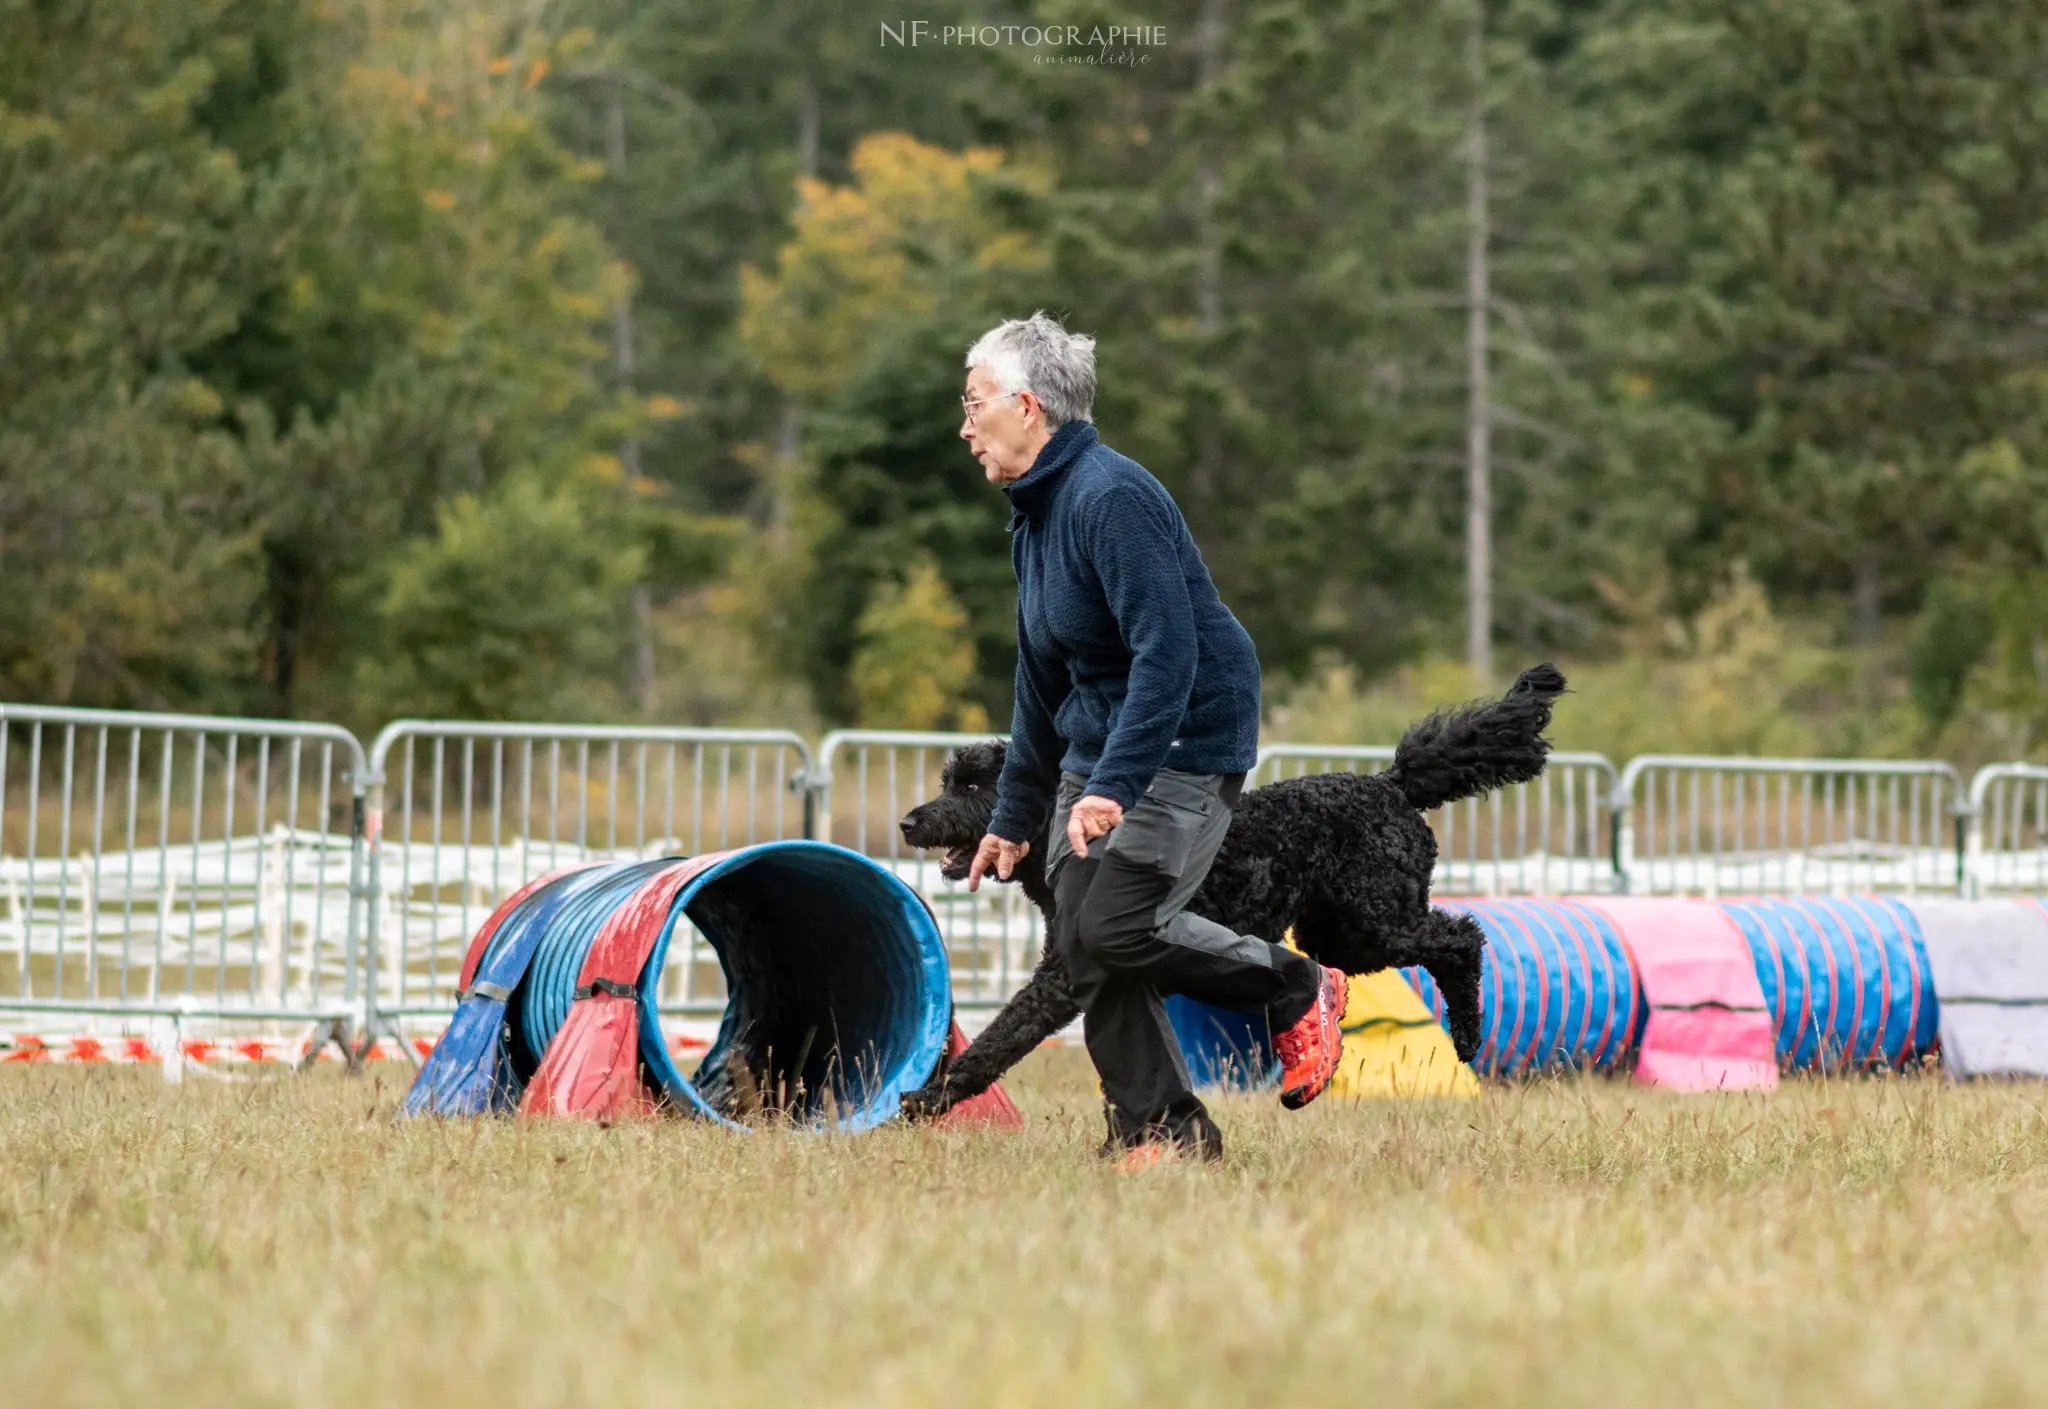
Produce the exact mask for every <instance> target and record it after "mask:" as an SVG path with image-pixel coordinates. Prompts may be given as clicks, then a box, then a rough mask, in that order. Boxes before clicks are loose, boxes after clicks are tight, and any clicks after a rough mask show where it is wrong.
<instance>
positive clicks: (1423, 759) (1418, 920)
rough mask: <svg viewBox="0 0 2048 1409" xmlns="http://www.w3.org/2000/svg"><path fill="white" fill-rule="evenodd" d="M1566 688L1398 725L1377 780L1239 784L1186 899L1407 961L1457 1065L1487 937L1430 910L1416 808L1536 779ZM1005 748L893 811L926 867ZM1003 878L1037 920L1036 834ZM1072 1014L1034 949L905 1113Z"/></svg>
mask: <svg viewBox="0 0 2048 1409" xmlns="http://www.w3.org/2000/svg"><path fill="white" fill-rule="evenodd" d="M1564 687H1565V681H1564V676H1563V675H1562V674H1561V673H1560V672H1559V671H1558V670H1557V668H1556V667H1555V666H1551V665H1539V666H1533V667H1531V668H1530V669H1528V670H1525V671H1523V672H1522V674H1521V677H1520V678H1519V679H1517V680H1516V681H1515V683H1514V685H1513V687H1512V688H1510V689H1509V690H1508V692H1507V694H1506V695H1505V696H1503V697H1502V698H1500V699H1498V700H1495V701H1491V702H1488V703H1484V704H1475V705H1466V706H1463V707H1460V708H1456V709H1448V710H1440V711H1438V712H1437V713H1435V714H1432V715H1430V716H1429V717H1428V718H1427V719H1424V720H1422V721H1421V722H1420V723H1417V724H1415V725H1413V726H1411V727H1410V728H1409V730H1408V732H1407V733H1406V734H1404V735H1403V736H1402V738H1401V742H1400V744H1399V746H1398V747H1397V748H1396V749H1395V750H1394V762H1393V766H1392V767H1390V768H1388V769H1387V770H1386V771H1385V772H1384V773H1377V774H1370V775H1367V774H1358V773H1323V774H1316V775H1313V776H1310V777H1304V778H1291V779H1288V780H1287V781H1285V782H1279V783H1272V784H1269V785H1267V786H1266V787H1263V788H1254V789H1252V790H1250V791H1248V792H1246V793H1245V794H1244V795H1243V797H1241V798H1240V799H1239V801H1238V805H1237V810H1236V812H1235V813H1233V814H1232V816H1231V822H1230V831H1229V833H1228V834H1227V835H1226V836H1225V837H1224V841H1223V848H1222V850H1221V851H1220V852H1218V853H1217V856H1216V861H1215V864H1214V865H1213V866H1211V867H1210V869H1209V875H1208V878H1207V879H1206V880H1205V881H1204V882H1203V884H1202V889H1201V891H1200V892H1199V893H1198V894H1197V895H1196V896H1195V899H1194V902H1193V904H1192V905H1190V906H1189V908H1190V909H1191V910H1193V911H1194V912H1195V913H1196V914H1198V915H1203V916H1206V917H1207V918H1209V919H1211V920H1214V921H1216V922H1217V923H1219V924H1222V925H1224V926H1226V927H1228V928H1229V929H1232V930H1234V931H1236V932H1237V933H1238V934H1254V935H1258V936H1260V937H1261V938H1265V939H1278V938H1279V937H1280V936H1281V935H1284V934H1285V933H1286V932H1287V931H1288V930H1289V929H1292V930H1293V931H1294V942H1295V943H1296V944H1298V945H1299V946H1300V947H1301V949H1302V952H1304V953H1305V954H1307V955H1309V957H1311V958H1313V959H1315V960H1316V961H1318V962H1319V963H1324V964H1329V965H1332V966H1333V967H1335V968H1338V969H1341V970H1343V971H1344V972H1345V973H1347V974H1362V973H1371V972H1374V971H1375V970H1378V969H1385V968H1400V967H1406V966H1408V965H1411V964H1414V965H1420V966H1421V967H1422V968H1424V969H1426V970H1427V971H1428V972H1429V976H1430V977H1431V978H1432V979H1434V980H1435V981H1436V985H1437V988H1438V989H1439V990H1440V991H1441V992H1442V993H1443V996H1444V1007H1445V1009H1446V1018H1447V1021H1448V1025H1449V1028H1450V1033H1451V1041H1452V1043H1453V1044H1454V1045H1455V1046H1456V1047H1457V1049H1458V1059H1459V1060H1460V1061H1470V1060H1471V1059H1472V1058H1473V1056H1474V1055H1475V1054H1476V1053H1477V1052H1478V1050H1479V1041H1480V1021H1481V1011H1480V996H1479V976H1480V960H1479V955H1480V950H1481V949H1482V948H1483V947H1484V945H1485V943H1486V937H1485V935H1484V933H1483V932H1482V931H1481V930H1480V928H1479V924H1478V922H1477V921H1476V920H1474V919H1472V917H1471V916H1469V915H1450V914H1446V913H1445V912H1443V911H1441V910H1436V909H1433V908H1431V906H1430V903H1429V887H1430V879H1431V877H1432V875H1433V874H1434V872H1435V869H1436V835H1435V834H1434V833H1433V832H1431V831H1430V828H1429V824H1428V822H1427V821H1426V820H1424V817H1423V814H1424V813H1426V812H1428V811H1431V810H1432V809H1434V808H1438V807H1441V806H1443V805H1444V804H1446V803H1450V802H1456V801H1459V800H1461V799H1463V798H1467V797H1473V796H1476V795H1478V794H1480V793H1484V792H1488V791H1490V790H1492V789H1494V788H1499V787H1505V786H1507V785H1508V784H1510V783H1523V782H1527V781H1529V780H1530V779H1532V778H1534V777H1536V776H1537V775H1538V774H1540V773H1541V772H1542V771H1543V763H1544V759H1545V758H1546V757H1547V756H1548V755H1549V752H1550V742H1549V740H1547V739H1545V738H1544V737H1543V731H1544V730H1545V729H1546V728H1548V727H1549V725H1550V711H1551V707H1552V705H1553V704H1555V702H1556V700H1557V697H1558V696H1559V695H1561V694H1563V693H1564ZM1006 752H1007V746H1006V745H1005V744H1004V743H1003V742H1002V741H1001V740H991V741H989V742H988V743H984V744H974V745H971V746H969V747H967V748H963V749H959V750H956V751H955V752H954V754H953V755H952V757H951V758H950V759H948V760H947V762H946V767H945V771H944V773H943V775H942V776H941V779H940V791H939V796H938V797H937V798H934V799H933V800H932V801H930V802H927V803H925V804H923V805H922V806H919V807H915V808H913V809H911V811H910V812H909V813H908V814H907V815H906V816H905V817H904V818H903V821H902V823H901V825H902V829H903V836H904V839H905V840H906V841H908V842H909V843H910V844H911V845H912V846H917V847H925V848H936V847H944V848H946V856H945V859H944V861H943V862H942V864H941V865H940V868H939V869H940V874H942V875H944V876H945V877H946V878H947V879H948V880H954V881H957V880H961V879H963V878H965V876H966V875H967V869H968V866H969V864H970V863H971V862H972V860H973V858H974V850H975V847H976V846H977V845H979V844H980V842H981V839H982V837H983V835H984V834H985V833H986V832H987V830H988V821H989V817H990V816H991V815H992V814H993V813H994V811H995V805H996V785H997V783H998V781H999V780H1000V779H1001V777H1002V772H1003V759H1004V756H1005V754H1006ZM1011 879H1013V880H1015V881H1017V882H1018V883H1019V884H1021V885H1022V886H1023V887H1024V893H1025V895H1026V896H1027V897H1028V898H1029V899H1030V901H1031V903H1032V904H1034V905H1036V906H1037V907H1038V910H1039V913H1040V914H1041V915H1043V916H1045V918H1046V920H1047V922H1048V924H1050V921H1051V919H1052V910H1053V898H1052V891H1051V888H1050V887H1048V886H1047V885H1046V881H1045V847H1044V845H1043V844H1042V843H1041V844H1039V845H1035V846H1033V847H1032V849H1031V851H1030V853H1029V854H1028V855H1027V856H1026V857H1025V858H1024V860H1023V861H1022V862H1021V863H1020V864H1019V865H1018V867H1017V870H1016V873H1015V875H1013V876H1012V878H1011ZM1079 1011H1080V1010H1079V1008H1078V1007H1077V1006H1076V1005H1075V1003H1074V1000H1073V996H1072V994H1071V993H1069V992H1068V989H1067V978H1066V971H1065V968H1064V966H1063V965H1062V964H1061V963H1060V960H1059V956H1058V955H1057V954H1056V953H1055V952H1054V951H1053V950H1052V949H1051V948H1050V947H1047V949H1046V950H1045V952H1044V953H1043V954H1042V955H1041V956H1040V958H1039V961H1038V967H1037V968H1036V969H1035V970H1034V971H1033V972H1032V975H1031V980H1030V982H1029V983H1027V984H1026V985H1025V986H1024V988H1023V989H1022V991H1020V992H1019V993H1018V994H1017V995H1016V997H1014V998H1012V999H1011V1000H1010V1001H1009V1003H1008V1004H1006V1005H1005V1006H1004V1008H1003V1009H1002V1011H1001V1012H999V1013H998V1014H996V1017H995V1019H994V1021H992V1022H991V1023H990V1024H989V1025H988V1027H987V1028H986V1029H984V1030H983V1031H982V1034H981V1036H979V1037H978V1038H976V1039H975V1040H974V1042H973V1043H972V1044H971V1045H970V1046H969V1047H968V1048H967V1050H966V1051H964V1052H962V1053H961V1054H960V1055H959V1056H958V1057H956V1058H954V1059H953V1061H952V1062H950V1063H945V1064H942V1065H941V1066H940V1069H939V1070H938V1071H937V1072H935V1073H934V1074H933V1076H932V1078H931V1080H930V1081H928V1082H927V1083H926V1084H925V1085H924V1086H923V1087H922V1088H920V1089H919V1090H917V1091H914V1092H911V1093H909V1094H908V1095H906V1096H905V1097H904V1098H903V1108H904V1112H905V1113H906V1114H907V1115H910V1116H912V1117H913V1118H929V1117H935V1116H938V1115H942V1114H944V1113H945V1112H946V1111H947V1110H949V1109H951V1108H952V1107H953V1106H954V1105H957V1104H958V1103H959V1102H961V1101H964V1100H967V1099H968V1098H970V1097H972V1096H977V1095H979V1094H980V1093H981V1092H983V1091H986V1090H987V1089H988V1088H989V1087H990V1086H992V1085H993V1084H995V1082H996V1081H997V1080H998V1079H999V1078H1000V1077H1001V1076H1002V1074H1003V1073H1004V1072H1006V1071H1008V1070H1009V1069H1010V1068H1011V1067H1012V1066H1015V1065H1016V1064H1017V1063H1018V1062H1019V1061H1021V1060H1022V1059H1023V1058H1024V1057H1025V1056H1026V1055H1027V1054H1029V1053H1030V1052H1031V1051H1032V1050H1033V1049H1035V1048H1036V1047H1037V1046H1038V1045H1039V1043H1041V1042H1043V1041H1045V1040H1046V1039H1047V1038H1048V1037H1051V1036H1052V1035H1053V1034H1054V1033H1056V1032H1058V1031H1059V1030H1060V1029H1061V1028H1062V1027H1065V1026H1066V1025H1067V1024H1068V1023H1070V1022H1072V1021H1073V1020H1074V1018H1075V1016H1076V1015H1077V1014H1078V1013H1079Z"/></svg>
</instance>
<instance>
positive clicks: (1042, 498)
mask: <svg viewBox="0 0 2048 1409" xmlns="http://www.w3.org/2000/svg"><path fill="white" fill-rule="evenodd" d="M1096 439H1097V437H1096V434H1095V425H1094V423H1093V422H1092V421H1069V422H1067V423H1066V424H1065V425H1063V426H1061V427H1060V428H1059V429H1058V430H1056V431H1054V432H1053V433H1052V439H1050V440H1048V441H1046V443H1045V444H1044V446H1042V447H1041V448H1040V449H1039V452H1038V458H1037V459H1036V460H1033V461H1032V462H1031V468H1030V469H1029V470H1026V471H1025V472H1024V473H1023V474H1022V475H1020V476H1018V477H1017V478H1016V479H1015V480H1013V481H1012V482H1010V483H1009V484H1007V485H1005V486H1004V487H1003V493H1005V494H1007V495H1009V496H1010V507H1011V508H1012V509H1013V510H1015V511H1016V512H1014V513H1013V514H1011V515H1010V528H1011V529H1012V530H1013V531H1014V530H1015V529H1016V527H1017V526H1018V525H1019V524H1021V523H1022V522H1024V520H1026V519H1030V520H1031V522H1032V523H1034V524H1043V523H1044V522H1045V506H1046V505H1047V504H1049V503H1051V502H1052V496H1053V493H1054V492H1055V491H1056V490H1057V489H1058V488H1059V485H1060V481H1061V480H1063V479H1065V478H1066V470H1067V467H1068V466H1069V465H1071V464H1073V463H1074V462H1075V461H1076V460H1078V459H1080V458H1081V457H1082V456H1083V455H1086V454H1087V453H1088V452H1089V451H1090V450H1091V449H1093V448H1094V446H1095V442H1096Z"/></svg>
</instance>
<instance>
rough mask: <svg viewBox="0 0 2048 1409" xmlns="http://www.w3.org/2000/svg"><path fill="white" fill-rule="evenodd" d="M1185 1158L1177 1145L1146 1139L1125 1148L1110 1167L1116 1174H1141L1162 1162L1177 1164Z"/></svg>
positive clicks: (1155, 1167) (1157, 1166)
mask: <svg viewBox="0 0 2048 1409" xmlns="http://www.w3.org/2000/svg"><path fill="white" fill-rule="evenodd" d="M1186 1158H1187V1156H1185V1155H1183V1154H1182V1153H1181V1151H1180V1146H1178V1145H1169V1144H1163V1143H1158V1142H1155V1141H1149V1140H1148V1141H1147V1142H1146V1143H1144V1144H1142V1145H1133V1146H1131V1147H1130V1148H1129V1149H1128V1150H1125V1151H1124V1152H1123V1154H1122V1155H1121V1156H1120V1157H1119V1158H1118V1159H1117V1161H1116V1163H1115V1164H1113V1165H1111V1166H1110V1168H1111V1169H1113V1170H1115V1171H1116V1172H1117V1173H1118V1174H1143V1173H1144V1172H1145V1171H1146V1170H1148V1169H1157V1168H1159V1166H1160V1165H1162V1164H1179V1163H1181V1162H1182V1161H1183V1160H1184V1159H1186Z"/></svg>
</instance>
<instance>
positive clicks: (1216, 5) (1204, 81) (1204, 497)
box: [1191, 0, 1228, 509]
mask: <svg viewBox="0 0 2048 1409" xmlns="http://www.w3.org/2000/svg"><path fill="white" fill-rule="evenodd" d="M1227 3H1228V0H1202V18H1201V22H1200V24H1199V25H1198V26H1197V28H1196V32H1195V43H1196V45H1197V51H1198V53H1199V55H1200V66H1199V68H1198V69H1197V79H1196V82H1197V84H1198V85H1199V86H1198V90H1197V91H1198V92H1199V93H1200V95H1201V98H1202V100H1203V101H1205V102H1213V101H1214V100H1215V89H1216V84H1217V82H1218V81H1219V80H1220V79H1221V77H1222V74H1223V31H1224V20H1225V7H1226V5H1227ZM1222 167H1223V160H1222V154H1221V153H1220V152H1219V151H1218V150H1217V143H1216V141H1215V139H1214V138H1213V137H1212V138H1210V139H1208V144H1207V146H1206V148H1205V150H1204V151H1203V153H1202V163H1201V166H1200V168H1199V170H1198V171H1197V172H1196V174H1195V238H1196V253H1195V328H1196V331H1197V332H1199V333H1200V334H1201V338H1202V342H1203V351H1204V355H1205V356H1211V357H1213V356H1214V355H1215V339H1216V337H1217V335H1218V334H1219V333H1221V332H1222V331H1223V232H1222V227H1221V222H1220V221H1219V220H1218V218H1217V207H1218V206H1219V205H1221V204H1222V200H1223V170H1222ZM1217 416H1218V413H1217V411H1216V409H1215V408H1214V407H1213V406H1205V407H1204V408H1203V410H1202V412H1201V419H1200V421H1199V423H1198V424H1197V426H1196V430H1195V470H1194V475H1193V477H1192V484H1191V488H1192V489H1193V490H1194V498H1195V499H1196V500H1197V501H1198V502H1199V503H1200V504H1201V506H1202V507H1203V508H1204V509H1207V508H1208V507H1209V505H1210V504H1211V502H1212V501H1213V500H1214V497H1215V494H1216V488H1217V484H1218V481H1219V480H1220V479H1221V477H1222V472H1223V426H1222V423H1221V422H1220V421H1219V420H1218V419H1217Z"/></svg>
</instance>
